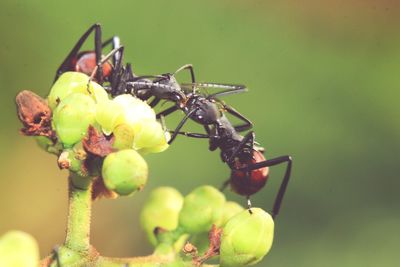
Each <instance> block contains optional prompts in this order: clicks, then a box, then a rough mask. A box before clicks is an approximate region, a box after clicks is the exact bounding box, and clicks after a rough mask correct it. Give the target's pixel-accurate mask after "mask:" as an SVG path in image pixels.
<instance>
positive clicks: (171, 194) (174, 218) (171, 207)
mask: <svg viewBox="0 0 400 267" xmlns="http://www.w3.org/2000/svg"><path fill="white" fill-rule="evenodd" d="M182 205H183V196H182V195H181V193H179V192H178V191H177V190H176V189H174V188H172V187H159V188H156V189H155V190H153V191H152V192H151V194H150V196H149V198H148V199H147V200H146V203H145V204H144V207H143V209H142V211H141V214H140V223H141V225H142V227H143V229H144V230H145V232H146V234H147V237H148V239H149V241H150V243H151V244H152V245H156V244H157V239H156V236H155V235H154V229H155V228H156V227H161V228H163V229H166V230H174V229H175V228H176V227H177V226H178V216H179V211H180V210H181V208H182Z"/></svg>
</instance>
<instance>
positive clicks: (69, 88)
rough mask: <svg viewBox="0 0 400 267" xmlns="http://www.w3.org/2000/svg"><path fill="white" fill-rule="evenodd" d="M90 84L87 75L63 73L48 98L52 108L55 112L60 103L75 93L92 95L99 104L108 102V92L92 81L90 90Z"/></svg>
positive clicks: (70, 72)
mask: <svg viewBox="0 0 400 267" xmlns="http://www.w3.org/2000/svg"><path fill="white" fill-rule="evenodd" d="M88 83H89V76H87V75H86V74H83V73H81V72H72V71H69V72H65V73H63V74H62V75H61V76H60V77H59V78H58V79H57V81H56V82H55V83H54V85H53V87H52V88H51V90H50V93H49V95H48V97H47V99H48V103H49V106H50V108H51V109H52V110H54V109H55V108H56V106H57V103H58V102H60V101H63V100H64V99H65V98H66V97H68V96H69V95H71V94H73V93H82V94H86V95H90V96H91V97H92V98H93V100H94V101H96V102H97V103H100V102H102V101H105V100H108V95H107V92H106V91H105V90H104V88H103V87H101V85H99V84H97V83H95V82H93V81H91V82H90V84H89V88H88Z"/></svg>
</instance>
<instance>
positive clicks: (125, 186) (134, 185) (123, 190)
mask: <svg viewBox="0 0 400 267" xmlns="http://www.w3.org/2000/svg"><path fill="white" fill-rule="evenodd" d="M102 176H103V179H104V184H105V185H106V187H107V188H108V189H109V190H112V191H114V192H116V193H117V194H119V195H129V194H132V193H133V192H135V191H137V190H141V189H143V187H144V185H145V184H146V181H147V176H148V168H147V163H146V161H145V160H144V159H143V158H142V156H140V154H139V153H137V152H136V151H135V150H133V149H125V150H120V151H118V152H114V153H111V154H109V155H108V156H107V157H106V158H105V160H104V162H103V167H102Z"/></svg>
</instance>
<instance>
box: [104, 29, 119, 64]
mask: <svg viewBox="0 0 400 267" xmlns="http://www.w3.org/2000/svg"><path fill="white" fill-rule="evenodd" d="M109 44H112V49H115V48H118V47H120V46H121V40H120V39H119V37H118V36H113V37H111V38H110V39H108V40H106V41H105V42H103V43H102V44H101V47H102V48H104V47H106V46H107V45H109ZM119 58H120V54H119V53H115V54H114V57H113V65H114V66H115V64H116V62H117V60H118V59H119Z"/></svg>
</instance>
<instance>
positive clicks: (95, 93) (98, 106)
mask: <svg viewBox="0 0 400 267" xmlns="http://www.w3.org/2000/svg"><path fill="white" fill-rule="evenodd" d="M92 31H95V51H86V52H81V53H78V52H79V49H80V47H81V46H82V44H83V42H84V41H85V40H86V38H87V37H88V35H89V34H90V33H91V32H92ZM99 36H101V34H100V26H99V25H98V24H95V25H93V26H92V27H91V28H90V29H89V30H88V31H87V32H86V33H85V34H84V35H83V36H82V37H81V39H80V40H79V41H78V43H77V45H75V47H74V48H73V50H72V51H71V53H70V54H69V55H68V57H67V58H66V59H65V60H64V62H63V63H62V64H61V66H60V68H59V69H58V71H57V75H56V81H55V83H54V84H53V86H52V88H51V90H50V92H49V94H48V96H47V99H42V98H41V97H39V96H37V95H36V94H34V93H32V92H30V91H22V92H21V93H19V94H18V95H17V99H16V102H17V108H18V115H19V118H20V120H21V122H22V123H23V125H24V127H23V129H22V130H21V131H22V133H23V134H25V135H29V136H34V137H35V138H36V140H37V142H38V144H39V145H40V146H41V147H42V148H43V149H45V150H46V151H47V152H49V153H53V154H55V155H57V157H58V161H57V162H58V166H59V167H60V168H61V169H68V170H69V172H70V176H69V182H70V210H69V212H70V213H69V217H68V227H67V237H66V241H65V244H64V245H63V246H61V247H60V249H57V250H55V251H54V253H52V255H51V256H49V257H48V258H46V259H44V260H43V261H42V266H49V265H53V266H57V265H58V266H60V265H61V266H68V265H69V264H72V263H73V264H74V265H76V266H87V265H91V266H92V265H93V266H114V265H113V264H117V263H121V264H123V266H142V265H140V264H142V263H140V261H139V265H135V264H137V263H138V260H137V259H135V260H131V259H112V258H103V257H102V256H100V255H99V254H98V253H97V251H95V249H94V248H93V247H92V246H90V242H89V229H90V203H91V201H93V200H96V199H98V198H100V197H105V198H115V197H118V196H125V195H132V194H133V193H134V192H137V191H140V190H142V189H143V188H144V186H145V184H146V182H147V177H148V166H147V164H146V161H145V160H144V159H143V157H142V156H143V155H146V154H148V153H158V152H162V151H164V150H166V149H167V148H168V146H169V144H171V142H172V141H173V140H174V139H175V138H176V136H177V135H178V134H181V135H185V136H188V137H194V138H207V139H209V141H210V150H215V149H217V148H219V149H220V150H221V158H222V160H223V161H224V162H225V163H227V165H228V166H229V168H230V169H231V177H230V179H229V180H228V181H227V182H226V183H225V185H227V184H231V186H232V188H233V189H234V190H235V191H236V192H237V193H239V194H241V195H244V196H247V198H249V196H250V195H252V194H254V193H255V192H257V191H258V190H260V189H261V188H262V187H263V186H264V185H265V182H266V180H267V177H268V167H269V166H273V165H277V164H280V163H284V162H287V163H288V165H287V170H286V173H285V177H284V180H283V182H282V186H281V188H280V191H279V193H278V196H277V198H276V201H275V204H274V208H273V213H272V216H270V215H269V214H268V213H266V212H265V211H263V210H262V209H260V208H251V207H250V204H248V209H244V208H242V207H241V206H240V205H239V204H237V203H235V202H231V201H226V199H225V196H224V195H223V193H222V192H221V191H220V190H217V189H215V188H214V187H211V186H201V187H198V188H196V189H195V190H193V191H192V192H191V193H189V194H188V195H187V196H186V197H183V196H182V195H181V194H180V193H179V192H178V191H177V190H175V189H173V188H169V187H162V188H158V189H156V190H154V191H153V192H152V193H151V195H150V197H149V199H148V201H147V202H146V203H145V205H144V207H143V210H142V213H141V217H140V220H141V224H142V226H143V229H144V230H145V232H146V234H147V236H148V239H149V241H150V243H151V244H152V245H154V246H155V251H154V254H153V255H151V256H149V258H146V260H145V262H146V263H148V262H151V264H153V265H149V266H159V265H158V264H163V265H162V266H193V265H194V266H199V265H202V264H203V263H204V262H206V261H207V260H209V259H211V258H215V257H214V256H219V263H220V265H221V266H248V265H252V264H255V263H257V262H259V261H260V260H261V259H262V258H263V257H264V256H265V255H266V254H267V253H268V251H269V249H270V247H271V245H272V239H273V229H274V222H273V217H274V216H275V215H276V214H277V213H278V211H279V208H280V203H281V201H282V198H283V194H284V192H285V190H286V186H287V183H288V180H289V176H290V168H291V159H290V157H288V156H283V157H279V158H275V159H271V160H266V159H265V158H264V156H263V151H264V149H263V148H261V147H260V146H258V145H257V144H256V142H255V141H254V133H253V132H249V133H248V134H247V135H246V136H244V137H243V136H241V135H240V134H239V132H241V131H244V130H248V129H250V128H251V127H252V124H251V122H250V121H249V120H248V119H246V118H245V117H244V116H243V115H241V114H240V113H238V112H237V111H236V110H235V109H233V108H232V107H230V106H228V105H227V104H225V103H224V102H222V101H221V100H219V99H218V98H217V96H222V95H226V94H231V93H238V92H242V91H243V90H245V87H244V86H240V85H226V84H225V85H224V84H215V83H214V84H213V83H196V82H195V77H194V72H193V67H192V66H191V65H185V66H183V67H182V68H180V69H179V70H177V71H176V72H175V73H177V72H179V71H181V70H189V71H190V73H191V77H192V83H190V84H183V83H179V82H178V81H177V80H176V79H175V77H174V75H175V73H166V74H162V75H144V76H136V75H135V74H134V73H133V72H132V70H131V67H130V64H126V66H124V65H123V64H122V59H123V47H122V46H120V45H119V39H118V38H117V37H113V38H112V39H110V41H106V42H105V43H103V44H102V43H101V40H100V39H99V38H100V37H99ZM107 43H113V45H114V46H113V48H114V49H113V50H112V51H111V53H110V54H108V55H107V56H105V57H102V56H101V50H99V49H101V48H102V47H103V46H105V44H107ZM110 57H113V61H112V62H111V61H110V60H109V58H110ZM200 87H204V88H205V87H208V88H213V89H215V88H217V89H218V88H219V89H223V90H222V91H221V92H219V93H215V94H212V95H204V94H202V93H199V91H198V89H199V88H200ZM150 100H151V101H150ZM160 100H166V101H168V102H171V103H173V106H171V107H169V108H168V109H166V110H164V111H162V112H160V113H158V114H156V113H155V111H154V110H153V109H152V107H153V106H155V105H157V104H158V102H159V101H160ZM176 110H181V111H183V112H184V113H185V114H186V115H185V117H184V119H183V120H182V121H181V123H179V125H178V126H177V127H176V129H175V130H174V131H171V132H170V131H168V130H167V129H166V127H165V125H164V123H163V117H165V116H167V115H169V114H171V113H172V112H174V111H176ZM223 112H228V113H230V114H231V115H233V116H236V117H237V118H239V119H241V120H242V121H243V122H244V124H241V125H232V124H231V123H230V121H229V120H228V119H227V117H226V116H225V115H224V113H223ZM188 119H191V120H194V121H195V122H197V123H199V124H201V125H203V126H204V128H205V130H206V134H201V133H188V132H182V131H181V128H182V126H183V125H184V123H185V122H186V121H187V120H188ZM170 133H172V135H171V134H170ZM249 203H250V201H249ZM4 238H5V237H4ZM1 244H2V243H1V240H0V263H1V255H2V254H1V253H2V246H1ZM6 247H7V246H6ZM71 255H73V256H71ZM89 263H90V264H89ZM54 264H57V265H54ZM168 264H172V265H168ZM33 266H34V265H33ZM146 266H147V265H146Z"/></svg>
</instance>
